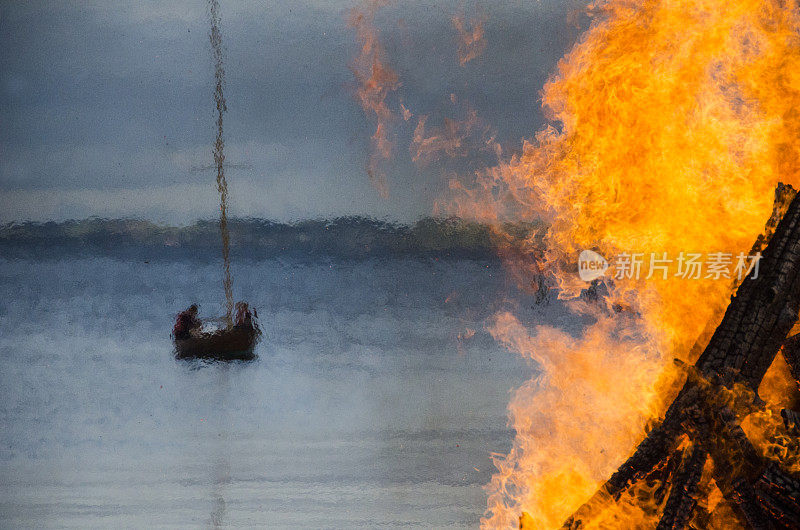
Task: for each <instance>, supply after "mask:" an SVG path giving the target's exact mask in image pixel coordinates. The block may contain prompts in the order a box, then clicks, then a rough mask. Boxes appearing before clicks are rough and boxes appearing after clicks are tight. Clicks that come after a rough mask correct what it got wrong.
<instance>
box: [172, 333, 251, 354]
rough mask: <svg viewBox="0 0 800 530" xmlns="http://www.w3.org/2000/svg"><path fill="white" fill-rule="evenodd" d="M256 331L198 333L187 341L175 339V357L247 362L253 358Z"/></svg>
mask: <svg viewBox="0 0 800 530" xmlns="http://www.w3.org/2000/svg"><path fill="white" fill-rule="evenodd" d="M258 335H259V333H258V330H257V329H253V328H249V329H241V328H232V329H223V330H217V331H214V332H206V333H199V334H197V335H195V336H192V337H189V338H188V339H175V357H177V358H179V359H213V360H218V361H239V360H241V361H247V360H251V359H254V358H255V353H253V349H254V348H255V345H256V342H258Z"/></svg>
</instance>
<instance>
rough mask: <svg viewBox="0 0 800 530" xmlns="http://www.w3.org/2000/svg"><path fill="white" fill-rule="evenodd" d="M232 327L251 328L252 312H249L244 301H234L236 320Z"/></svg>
mask: <svg viewBox="0 0 800 530" xmlns="http://www.w3.org/2000/svg"><path fill="white" fill-rule="evenodd" d="M233 327H235V328H240V329H253V328H254V327H255V326H254V322H253V314H252V313H251V312H250V306H249V305H247V303H246V302H237V303H236V320H235V321H234V323H233Z"/></svg>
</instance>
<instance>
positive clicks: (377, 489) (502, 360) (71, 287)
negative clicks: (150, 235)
mask: <svg viewBox="0 0 800 530" xmlns="http://www.w3.org/2000/svg"><path fill="white" fill-rule="evenodd" d="M220 277H221V271H220V268H219V265H218V264H211V265H208V264H198V263H189V262H184V263H163V262H160V263H144V262H136V263H133V262H122V261H117V260H111V259H82V260H55V259H50V260H47V261H0V279H1V281H2V283H1V284H0V326H2V330H3V333H2V336H0V360H1V361H2V368H0V527H3V528H21V527H31V528H41V527H76V528H89V527H153V526H159V527H171V526H172V527H184V526H186V527H195V528H196V527H205V526H208V527H228V526H230V527H235V526H240V527H255V526H264V527H277V528H353V527H367V528H373V527H408V526H410V527H422V528H434V527H474V526H476V525H477V523H478V520H479V518H480V516H481V513H482V512H483V510H484V507H485V495H484V492H483V489H482V487H483V485H484V484H485V483H486V482H488V480H489V478H490V476H491V473H492V471H493V469H492V465H491V462H490V454H491V453H492V452H501V453H502V452H504V451H507V450H508V448H509V447H510V442H511V438H512V434H513V433H511V432H510V431H509V430H508V429H507V426H506V405H507V403H508V398H509V391H510V390H511V389H512V388H513V387H515V386H517V385H519V384H521V383H522V382H523V381H524V380H525V379H527V378H528V377H529V376H530V374H531V371H532V367H530V366H528V365H526V364H525V363H524V362H523V361H522V360H521V359H519V358H518V357H516V356H515V355H513V354H511V353H509V352H506V351H504V350H503V349H502V348H501V347H500V346H498V345H497V344H496V343H495V342H494V341H493V340H492V339H491V337H489V336H488V334H487V333H486V331H485V330H484V325H485V322H484V321H485V319H486V318H488V317H490V316H491V315H492V314H493V313H494V311H495V310H497V309H498V308H499V307H501V306H502V304H507V303H508V300H509V299H510V298H511V299H513V298H514V297H518V298H519V295H517V294H514V293H515V291H514V289H513V287H511V286H510V285H509V282H508V280H507V279H506V278H505V276H504V273H503V271H502V269H501V267H500V266H498V265H496V264H491V263H487V262H481V261H466V260H464V261H436V260H427V261H426V260H374V261H366V262H359V263H341V262H337V263H320V264H307V263H306V264H302V263H298V262H291V261H264V262H257V263H252V262H251V263H237V264H235V267H234V286H235V292H236V293H237V297H238V298H240V299H241V298H244V299H247V300H248V301H249V302H251V304H252V305H254V306H255V307H256V308H257V309H258V312H259V316H260V319H261V325H262V328H263V330H264V332H265V335H264V338H263V340H262V342H261V343H260V344H259V346H258V347H257V354H258V360H256V361H254V362H250V363H231V364H213V363H211V364H208V363H201V362H186V361H176V360H175V359H174V358H173V357H172V355H171V348H172V346H171V343H170V339H169V332H170V329H171V325H172V321H173V318H174V314H175V313H176V312H177V311H179V310H180V309H182V308H184V307H185V306H187V305H188V304H189V303H190V302H198V303H199V304H200V307H201V316H210V315H213V314H219V313H220V311H221V301H222V300H221V299H222V294H221V286H220V281H219V280H220ZM517 302H518V303H519V307H521V308H522V310H523V311H531V312H536V311H540V312H542V315H544V316H543V317H542V318H545V317H546V318H555V317H553V315H554V314H557V313H558V312H559V311H560V309H558V308H557V307H553V306H552V305H551V306H550V307H549V308H539V307H529V302H528V301H525V300H523V299H518V300H517ZM526 304H528V305H526ZM469 330H474V331H475V334H474V336H471V337H469V335H470V333H471V332H470V331H469ZM459 336H460V337H459Z"/></svg>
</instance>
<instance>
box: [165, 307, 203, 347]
mask: <svg viewBox="0 0 800 530" xmlns="http://www.w3.org/2000/svg"><path fill="white" fill-rule="evenodd" d="M202 325H203V323H202V322H200V319H199V318H197V305H195V304H192V305H191V306H189V309H187V310H185V311H181V312H180V313H178V318H177V319H176V320H175V327H174V328H173V329H172V334H173V335H174V336H175V338H176V339H178V340H183V339H188V338H189V337H191V332H192V330H196V329H200V328H201V327H202Z"/></svg>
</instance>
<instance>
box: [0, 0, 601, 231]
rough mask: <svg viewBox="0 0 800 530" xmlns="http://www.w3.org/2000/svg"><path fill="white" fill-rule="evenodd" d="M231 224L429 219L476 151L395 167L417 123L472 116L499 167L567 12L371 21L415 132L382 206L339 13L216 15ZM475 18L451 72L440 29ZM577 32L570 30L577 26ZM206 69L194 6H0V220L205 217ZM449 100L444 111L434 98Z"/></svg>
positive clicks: (507, 6)
mask: <svg viewBox="0 0 800 530" xmlns="http://www.w3.org/2000/svg"><path fill="white" fill-rule="evenodd" d="M220 3H221V15H222V35H223V44H224V46H225V68H226V78H227V85H226V89H225V96H226V98H227V102H228V112H227V113H226V115H225V137H226V142H227V149H226V153H227V159H228V161H229V163H230V164H231V165H232V167H230V168H229V169H228V179H229V186H230V191H231V198H232V203H231V213H232V215H234V216H242V217H243V216H257V217H264V218H269V219H276V220H293V219H300V218H319V217H331V216H336V215H368V216H373V217H377V218H382V219H389V220H401V221H408V220H413V219H415V218H418V217H420V216H424V215H427V214H429V213H430V212H431V207H432V201H433V200H434V199H435V198H436V197H437V196H440V194H441V193H442V190H443V188H444V186H445V184H446V181H447V175H449V174H452V172H464V171H470V170H472V169H475V168H477V167H480V165H481V164H485V163H487V162H491V158H492V157H491V156H490V155H489V154H488V153H486V152H481V151H480V150H474V151H470V152H469V153H466V154H465V153H459V154H458V155H457V156H455V157H454V158H448V157H444V156H443V157H439V158H435V159H432V160H428V161H427V163H423V164H415V163H413V162H412V160H411V154H410V151H409V145H410V143H411V138H412V134H413V132H414V128H415V126H416V124H417V120H418V118H419V117H420V116H422V115H428V119H427V122H426V126H427V128H428V130H429V131H430V130H435V128H436V127H439V126H441V125H442V123H443V120H444V119H445V118H450V119H454V120H461V119H464V118H465V117H466V115H467V113H468V112H469V110H470V109H472V110H474V111H475V112H476V114H477V116H478V117H479V119H480V123H481V130H482V133H481V134H484V135H496V138H497V140H498V142H499V143H500V144H501V145H502V147H503V149H504V152H506V153H509V152H512V151H513V150H515V149H518V148H519V146H520V142H521V139H522V138H524V137H531V136H533V134H534V132H535V131H536V130H537V129H538V128H539V127H540V126H541V124H542V120H543V118H542V114H541V110H540V99H539V91H540V89H541V87H542V85H543V83H544V82H545V80H546V79H547V76H548V75H549V74H550V73H551V72H552V71H553V68H554V67H555V65H556V62H557V61H558V59H559V58H560V57H561V55H563V53H564V52H565V51H566V49H567V48H568V47H569V46H571V44H572V43H573V42H574V40H575V39H576V38H577V36H578V34H579V30H578V29H577V28H575V27H573V26H572V25H570V23H569V22H568V19H569V17H568V12H570V11H571V10H574V9H576V8H579V7H580V3H579V2H577V1H576V2H573V3H571V4H567V3H565V2H563V1H551V0H534V1H525V2H521V1H519V0H512V1H508V2H497V3H495V2H488V1H486V2H475V1H466V2H465V1H461V0H459V1H450V0H442V1H402V0H398V1H396V2H395V3H394V4H393V5H391V6H390V7H387V8H383V9H381V10H380V11H379V12H378V15H377V18H376V23H375V26H376V28H377V30H378V31H379V32H380V38H381V40H382V42H383V44H384V46H385V48H386V60H387V63H388V64H389V66H391V67H392V68H393V69H394V70H395V71H396V72H397V74H398V76H399V79H400V83H401V86H400V87H399V88H398V90H397V91H396V92H394V93H393V94H391V96H390V98H389V100H388V103H389V105H390V108H392V110H394V111H397V112H399V111H398V109H399V104H400V103H401V102H402V103H403V104H404V105H405V106H406V107H407V108H409V109H410V110H411V111H412V113H413V115H414V116H413V117H412V118H411V119H409V120H408V121H407V122H406V121H404V120H403V119H402V118H401V117H400V116H399V114H398V117H397V119H396V120H394V121H393V122H392V134H393V137H394V139H395V149H394V154H393V157H392V159H391V160H390V161H389V163H387V164H386V165H385V167H386V176H387V180H388V182H389V188H390V192H389V198H388V199H382V198H381V197H380V196H379V194H378V192H377V191H376V190H375V189H373V188H372V186H371V185H370V183H369V180H368V178H367V175H366V170H365V168H366V165H367V160H368V157H369V153H370V140H369V139H370V137H371V135H372V134H373V132H374V123H373V122H371V121H370V118H369V117H367V116H366V115H365V114H364V112H363V110H362V109H361V107H360V106H359V104H358V103H357V101H356V100H355V98H354V86H355V79H354V77H353V74H352V72H351V71H350V69H349V67H348V65H349V64H350V63H351V62H352V61H353V59H354V57H355V56H356V55H357V53H358V43H357V42H356V38H355V32H354V31H353V30H352V29H351V28H348V27H347V18H348V13H349V12H350V10H351V9H352V8H353V7H354V6H357V5H359V4H358V3H354V2H344V1H341V2H339V1H331V0H318V1H304V0H295V1H281V2H238V1H236V2H234V1H230V0H221V2H220ZM457 14H463V15H464V16H465V18H466V19H467V20H470V19H472V18H475V17H479V16H483V17H484V18H485V20H486V23H485V29H486V41H487V45H486V49H485V52H484V53H483V54H482V55H481V56H480V57H478V58H476V59H474V60H472V61H470V62H468V63H467V64H466V65H464V66H461V65H460V64H459V61H458V52H457V42H458V33H457V31H456V29H455V28H454V27H453V24H452V21H451V19H452V17H453V16H454V15H457ZM584 22H585V21H584ZM213 88H214V82H213V64H212V60H211V52H210V45H209V42H208V17H207V11H206V6H205V2H203V1H200V0H189V1H183V2H177V1H176V2H172V1H153V2H145V1H140V2H129V3H124V4H123V3H111V2H107V3H104V2H96V3H95V2H73V3H67V2H47V3H44V2H42V3H40V2H5V3H3V4H2V5H1V6H0V123H1V124H2V127H0V212H1V213H0V221H9V220H22V219H33V220H46V219H56V220H61V219H68V218H83V217H88V216H91V215H97V216H102V217H133V216H135V217H144V218H149V219H153V220H157V221H161V222H169V223H186V222H190V221H192V220H194V219H196V218H210V217H213V216H215V215H216V207H217V203H216V201H217V196H216V188H215V185H214V172H213V171H211V170H209V169H204V168H207V167H208V166H210V165H211V164H212V161H213V160H212V154H211V153H212V151H211V144H212V142H213V139H214V135H215V129H214V117H215V116H214V107H213V98H212V96H213ZM451 94H454V95H455V97H456V98H455V100H454V101H455V103H454V102H453V100H451V97H450V95H451Z"/></svg>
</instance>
